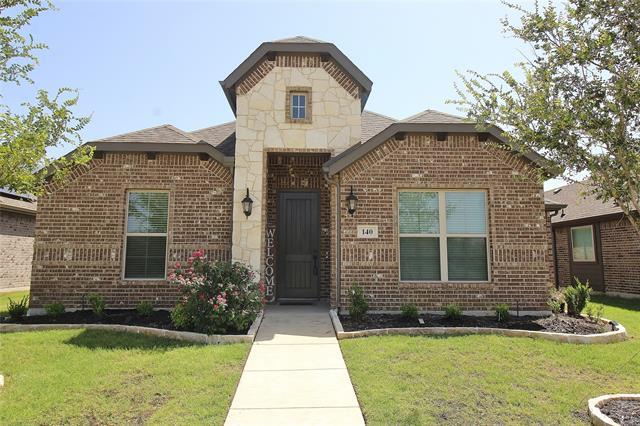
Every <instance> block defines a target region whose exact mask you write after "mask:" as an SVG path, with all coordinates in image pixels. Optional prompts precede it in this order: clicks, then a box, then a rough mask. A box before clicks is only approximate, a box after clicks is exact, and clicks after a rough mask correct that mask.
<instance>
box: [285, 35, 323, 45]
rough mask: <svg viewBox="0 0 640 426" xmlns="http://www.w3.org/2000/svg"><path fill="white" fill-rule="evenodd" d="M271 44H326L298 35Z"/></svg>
mask: <svg viewBox="0 0 640 426" xmlns="http://www.w3.org/2000/svg"><path fill="white" fill-rule="evenodd" d="M273 43H326V41H322V40H317V39H315V38H311V37H306V36H301V35H299V36H295V37H287V38H283V39H280V40H273Z"/></svg>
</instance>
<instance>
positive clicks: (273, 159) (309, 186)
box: [267, 153, 331, 299]
mask: <svg viewBox="0 0 640 426" xmlns="http://www.w3.org/2000/svg"><path fill="white" fill-rule="evenodd" d="M329 157H330V155H329V154H284V153H282V154H281V153H269V154H268V162H267V164H268V166H267V233H269V232H270V231H273V234H274V235H275V237H276V239H277V235H278V229H277V223H278V211H277V208H278V206H277V203H278V194H279V193H280V191H282V190H319V191H320V200H319V201H320V262H319V264H320V297H322V298H325V299H326V298H328V297H329V268H330V256H329V252H330V244H331V241H330V235H329V226H330V225H329V212H330V202H329V184H328V183H327V181H326V180H325V179H324V175H323V172H322V165H323V164H324V163H325V162H326V161H327V160H329ZM270 250H271V254H272V255H273V258H274V259H277V244H276V246H275V247H272V248H271V249H270ZM276 265H277V263H276V264H274V266H273V268H274V272H275V280H276V287H277V280H278V270H277V267H276ZM275 293H276V297H278V294H277V290H276V292H275Z"/></svg>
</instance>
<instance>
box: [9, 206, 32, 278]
mask: <svg viewBox="0 0 640 426" xmlns="http://www.w3.org/2000/svg"><path fill="white" fill-rule="evenodd" d="M35 225H36V217H35V216H34V215H29V214H23V213H16V212H10V211H5V210H0V290H6V289H10V288H18V287H29V283H30V281H31V259H32V258H33V235H34V230H35Z"/></svg>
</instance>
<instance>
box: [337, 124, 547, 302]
mask: <svg viewBox="0 0 640 426" xmlns="http://www.w3.org/2000/svg"><path fill="white" fill-rule="evenodd" d="M350 185H353V188H354V191H355V192H356V193H357V195H358V198H359V204H358V210H357V212H356V214H355V215H354V216H353V217H352V216H350V215H349V214H348V213H347V211H346V208H345V206H344V200H345V198H346V197H347V195H348V193H349V187H350ZM404 188H434V189H463V188H474V189H485V190H487V194H488V196H487V198H488V211H489V216H488V220H489V241H490V249H489V253H488V256H489V257H490V259H491V261H490V275H491V277H490V282H489V283H479V282H467V283H419V282H400V281H399V268H398V257H399V248H398V245H399V244H398V224H397V191H398V189H404ZM340 200H341V203H342V208H341V209H340V211H341V222H342V234H341V236H342V246H341V260H342V267H341V285H342V291H341V305H342V306H346V305H347V304H348V297H347V291H348V288H349V286H350V285H351V284H352V283H359V284H360V285H362V286H363V287H364V290H365V292H366V294H367V296H368V297H369V300H370V308H371V309H374V310H397V309H398V308H399V307H400V306H401V305H402V304H404V303H415V304H416V305H418V306H419V308H421V309H428V310H441V309H442V306H443V305H444V304H446V303H456V304H458V305H459V306H460V307H462V308H463V309H465V310H476V311H486V310H490V309H491V310H492V309H493V308H494V307H495V305H496V304H497V303H508V304H509V305H510V307H511V308H513V309H515V308H516V304H519V308H520V309H521V310H547V309H548V308H547V305H546V301H547V298H548V291H549V288H550V287H551V286H552V278H553V277H552V275H551V274H550V262H551V261H552V260H551V259H550V251H549V244H550V242H549V232H548V228H547V226H546V224H547V222H546V218H545V211H544V201H543V197H542V185H541V184H540V183H539V181H538V178H537V175H536V171H535V169H534V168H533V167H532V166H531V165H530V163H528V162H527V161H526V160H524V159H522V158H521V157H518V156H516V155H514V154H511V153H508V152H506V151H504V150H502V149H498V148H495V147H492V146H489V145H488V144H485V143H480V142H478V140H477V138H476V136H472V135H449V137H448V139H447V140H446V141H441V142H438V141H436V138H435V135H408V136H407V137H406V138H405V140H395V139H391V140H390V141H387V142H386V143H385V144H383V145H381V146H380V147H378V148H377V149H375V150H374V151H372V152H370V153H369V154H367V155H366V156H365V157H363V158H362V159H360V160H359V161H357V162H356V163H354V164H353V165H351V166H350V167H349V168H347V169H345V170H344V171H343V172H342V176H341V194H340ZM357 225H378V232H379V238H377V239H357V238H356V226H357ZM332 228H333V233H334V234H335V217H334V218H333V219H332ZM332 295H335V280H333V281H332ZM331 299H332V301H333V300H334V297H332V298H331Z"/></svg>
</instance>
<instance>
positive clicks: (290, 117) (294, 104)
mask: <svg viewBox="0 0 640 426" xmlns="http://www.w3.org/2000/svg"><path fill="white" fill-rule="evenodd" d="M286 115H287V117H286V118H287V121H288V122H290V123H311V88H307V87H289V88H288V89H287V105H286Z"/></svg>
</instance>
